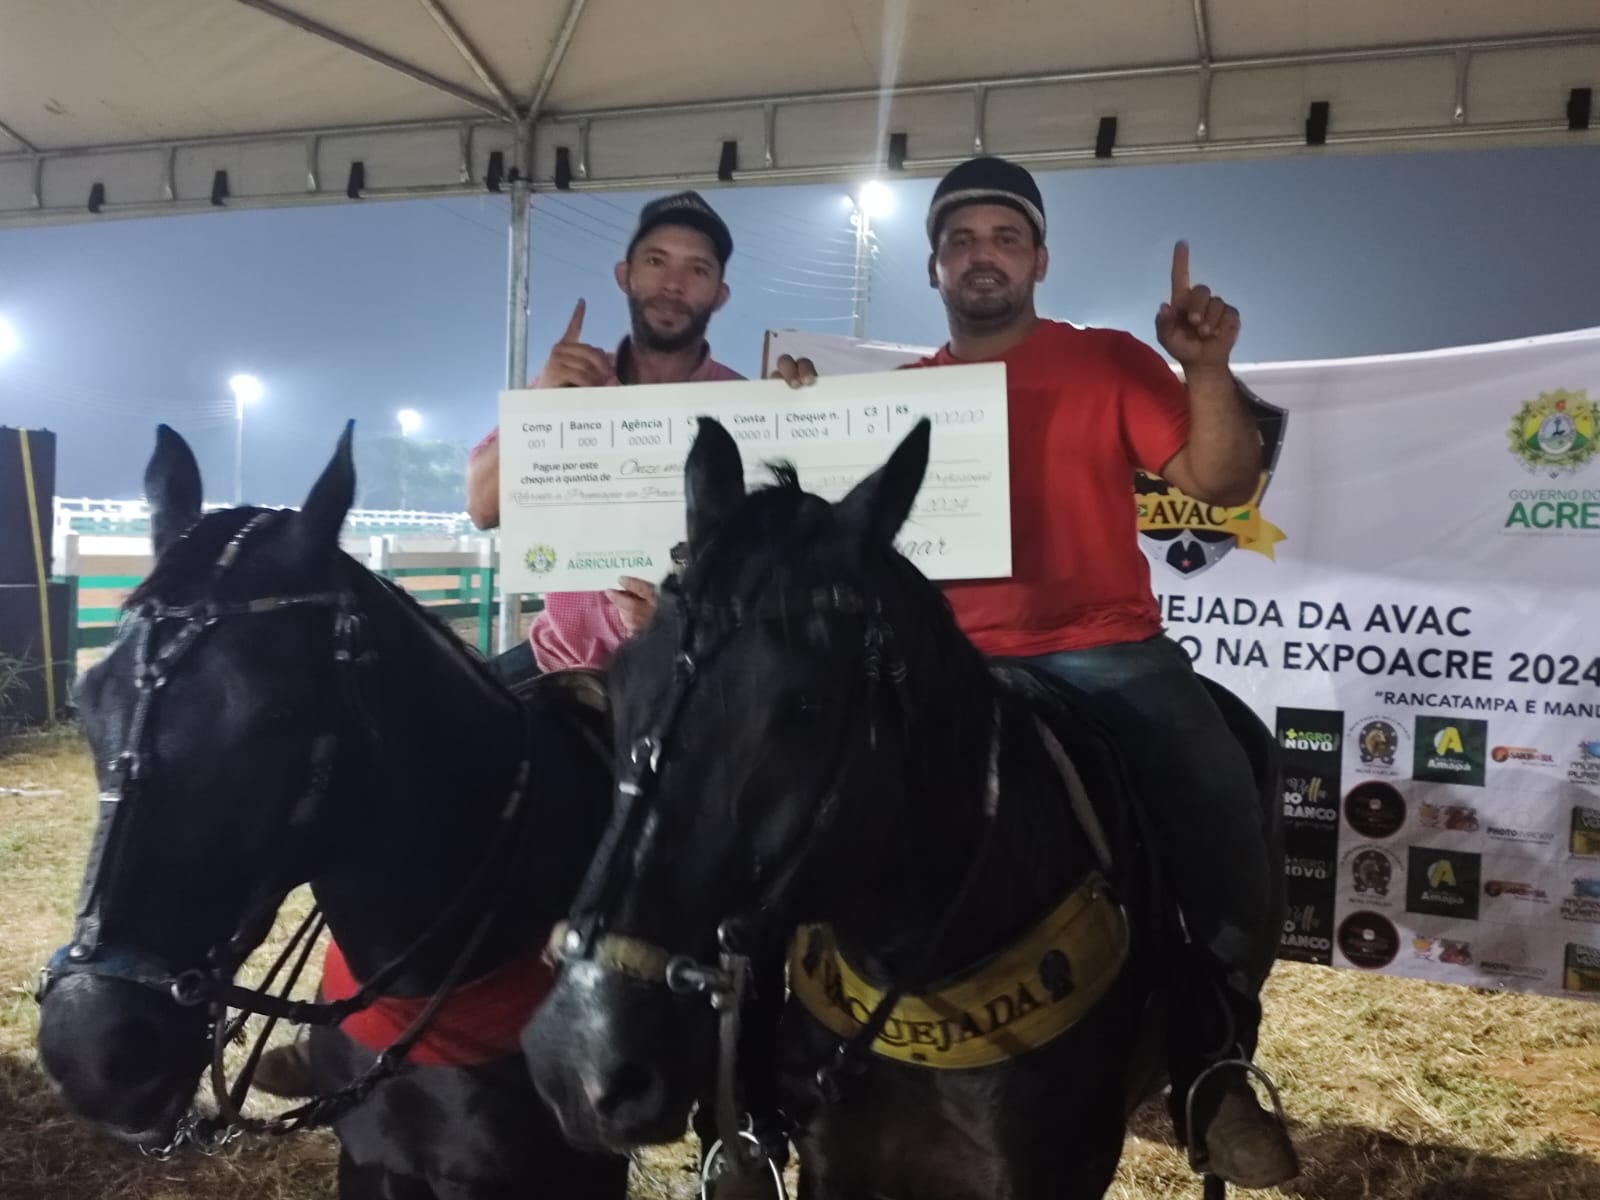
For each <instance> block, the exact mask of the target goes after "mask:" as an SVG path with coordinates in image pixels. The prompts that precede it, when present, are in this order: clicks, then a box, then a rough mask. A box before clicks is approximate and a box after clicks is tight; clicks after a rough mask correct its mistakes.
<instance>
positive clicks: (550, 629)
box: [469, 339, 744, 671]
mask: <svg viewBox="0 0 1600 1200" xmlns="http://www.w3.org/2000/svg"><path fill="white" fill-rule="evenodd" d="M626 345H627V339H623V342H622V344H621V345H619V346H618V347H617V349H616V350H615V351H613V352H611V353H610V354H607V355H606V359H607V361H609V362H610V364H611V378H609V379H607V380H606V383H605V386H607V387H620V386H622V380H621V379H619V378H617V356H618V355H619V354H620V353H621V352H622V349H623V347H624V346H626ZM743 378H744V376H743V375H741V374H739V372H737V371H735V370H734V369H733V368H732V367H728V366H724V365H723V364H722V363H719V362H718V361H717V360H716V359H714V358H712V357H711V347H710V346H709V345H708V346H706V348H705V353H704V354H702V355H701V357H700V365H699V366H698V367H696V368H695V369H694V373H693V374H692V375H690V376H689V378H688V379H687V380H686V381H685V382H687V383H706V382H709V381H711V380H721V379H743ZM529 386H530V387H538V386H539V378H538V377H537V376H535V377H534V380H533V382H532V383H531V384H530V385H529ZM499 436H500V431H499V430H498V429H491V430H490V431H489V432H488V434H487V435H486V436H485V437H484V439H483V440H482V441H481V442H479V443H478V444H477V445H476V446H474V447H473V448H472V453H471V455H470V456H469V457H471V458H476V457H477V456H478V455H479V454H480V453H482V452H483V450H484V449H485V447H488V446H491V445H493V444H494V442H495V441H496V440H497V439H498V438H499ZM651 582H654V581H653V580H652V581H651ZM627 636H628V628H627V626H625V625H624V624H623V623H622V617H621V616H620V615H618V613H617V606H616V605H614V604H612V603H611V600H610V599H609V598H608V597H607V596H606V594H605V593H604V592H548V593H546V594H545V598H544V609H543V611H541V612H539V613H537V614H535V615H534V618H533V626H532V628H531V629H529V630H528V642H529V644H530V645H531V646H532V649H533V658H534V661H535V662H537V663H538V664H539V669H540V670H541V671H559V670H561V669H563V668H567V667H603V666H605V665H606V663H608V662H610V661H611V655H612V653H613V652H614V651H615V650H616V648H617V647H618V646H620V645H621V644H622V642H623V640H624V639H626V638H627Z"/></svg>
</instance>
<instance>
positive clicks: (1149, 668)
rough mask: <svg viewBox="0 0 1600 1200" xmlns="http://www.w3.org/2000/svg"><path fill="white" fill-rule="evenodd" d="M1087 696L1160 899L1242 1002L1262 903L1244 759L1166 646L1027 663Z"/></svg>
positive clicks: (1250, 775)
mask: <svg viewBox="0 0 1600 1200" xmlns="http://www.w3.org/2000/svg"><path fill="white" fill-rule="evenodd" d="M1031 661H1032V663H1033V665H1035V666H1037V667H1041V668H1043V669H1044V670H1046V671H1048V672H1050V673H1051V674H1052V675H1055V676H1057V677H1058V678H1060V679H1063V680H1065V681H1066V682H1067V683H1069V684H1070V685H1072V686H1073V687H1075V688H1077V689H1079V690H1080V691H1083V692H1086V693H1088V694H1089V695H1091V696H1103V697H1105V698H1106V699H1108V700H1111V699H1115V700H1118V701H1120V702H1121V703H1119V704H1108V705H1107V706H1106V707H1105V709H1104V710H1103V711H1102V712H1101V713H1098V714H1097V715H1102V716H1103V717H1104V719H1105V721H1106V723H1107V725H1108V726H1109V727H1110V728H1111V731H1112V734H1113V736H1114V737H1115V738H1116V739H1117V741H1118V743H1119V749H1121V751H1122V752H1123V754H1124V755H1125V756H1126V761H1127V763H1128V766H1129V768H1130V770H1131V771H1132V773H1133V776H1134V782H1135V784H1136V785H1137V786H1138V788H1139V797H1140V802H1141V804H1142V805H1143V806H1144V810H1145V812H1146V813H1148V814H1149V820H1150V823H1151V825H1152V826H1153V827H1154V835H1155V837H1156V839H1157V842H1158V851H1159V854H1160V858H1161V867H1162V870H1163V873H1164V878H1165V880H1166V883H1167V887H1168V890H1169V892H1170V893H1171V894H1172V895H1173V897H1174V899H1175V900H1176V901H1177V903H1178V906H1179V907H1180V908H1181V910H1182V912H1183V919H1184V923H1185V925H1186V926H1187V928H1188V930H1189V934H1190V936H1191V937H1192V938H1194V940H1195V941H1197V942H1199V943H1200V944H1201V945H1203V946H1205V947H1206V948H1208V949H1209V950H1210V951H1211V953H1212V955H1213V956H1214V957H1215V958H1216V959H1217V960H1218V962H1219V963H1220V964H1221V965H1222V967H1223V969H1224V970H1225V971H1226V973H1227V975H1228V983H1229V985H1230V986H1231V987H1232V988H1233V989H1235V990H1238V991H1240V992H1244V993H1249V992H1253V990H1254V989H1253V988H1252V987H1251V986H1250V985H1249V983H1248V982H1247V981H1248V976H1249V967H1250V959H1251V952H1252V948H1253V945H1254V944H1255V942H1256V939H1257V938H1259V937H1260V936H1261V932H1262V930H1263V928H1264V926H1265V925H1266V923H1267V920H1268V914H1269V910H1270V906H1271V903H1272V899H1271V897H1272V882H1271V874H1270V872H1271V867H1270V862H1269V855H1268V849H1267V839H1266V831H1265V830H1264V829H1263V827H1262V820H1261V801H1260V789H1259V788H1258V787H1257V785H1256V779H1255V773H1254V771H1253V770H1252V769H1251V766H1250V760H1249V758H1248V757H1247V756H1246V754H1245V752H1244V750H1243V748H1242V747H1241V746H1240V745H1239V743H1238V741H1237V739H1236V738H1235V737H1234V735H1233V733H1232V732H1231V731H1230V730H1229V728H1228V726H1227V723H1226V722H1225V720H1224V719H1223V716H1222V713H1221V711H1220V710H1219V709H1218V708H1217V706H1216V703H1215V702H1214V701H1213V700H1212V699H1211V696H1210V694H1209V693H1208V692H1207V691H1206V690H1205V685H1204V684H1203V683H1202V682H1201V681H1200V678H1199V676H1197V675H1196V674H1195V672H1194V668H1193V666H1192V665H1191V664H1190V662H1189V656H1188V655H1187V654H1186V653H1185V652H1184V650H1183V648H1182V647H1181V646H1179V645H1178V644H1177V643H1176V642H1174V641H1172V640H1170V639H1169V638H1167V637H1164V636H1160V635H1158V636H1156V637H1153V638H1150V639H1148V640H1146V641H1142V642H1125V643H1120V644H1117V645H1110V646H1096V647H1093V648H1091V649H1087V650H1067V651H1063V652H1061V653H1057V654H1047V655H1042V656H1039V657H1037V658H1034V659H1032V660H1031Z"/></svg>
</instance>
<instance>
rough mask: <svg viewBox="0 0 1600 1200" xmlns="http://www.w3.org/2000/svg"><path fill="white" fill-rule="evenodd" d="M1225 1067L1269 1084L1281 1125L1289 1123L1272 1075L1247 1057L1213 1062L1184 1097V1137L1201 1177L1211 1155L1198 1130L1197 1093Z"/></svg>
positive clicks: (1190, 1163)
mask: <svg viewBox="0 0 1600 1200" xmlns="http://www.w3.org/2000/svg"><path fill="white" fill-rule="evenodd" d="M1235 1049H1237V1047H1236V1048H1235ZM1224 1067H1239V1068H1240V1069H1242V1070H1243V1071H1244V1072H1245V1073H1246V1074H1247V1075H1254V1076H1256V1077H1257V1078H1258V1079H1260V1080H1261V1082H1262V1083H1263V1084H1265V1085H1266V1088H1267V1095H1268V1096H1269V1097H1270V1098H1271V1099H1272V1108H1273V1111H1274V1112H1276V1113H1277V1115H1278V1122H1279V1123H1280V1124H1282V1125H1285V1126H1287V1125H1288V1124H1289V1117H1288V1115H1287V1114H1286V1113H1285V1112H1284V1111H1283V1101H1282V1100H1281V1099H1280V1098H1279V1096H1278V1086H1277V1084H1275V1083H1273V1082H1272V1076H1270V1075H1268V1074H1267V1073H1266V1072H1265V1071H1263V1070H1262V1069H1261V1068H1260V1067H1258V1066H1256V1065H1255V1063H1253V1062H1251V1061H1250V1060H1249V1059H1247V1058H1245V1057H1244V1055H1243V1054H1239V1055H1238V1056H1237V1057H1234V1058H1225V1059H1222V1060H1221V1061H1220V1062H1214V1063H1212V1064H1211V1065H1210V1066H1209V1067H1207V1068H1206V1069H1205V1070H1204V1071H1201V1072H1200V1074H1199V1075H1197V1076H1195V1080H1194V1082H1193V1083H1191V1084H1190V1085H1189V1094H1188V1095H1187V1096H1186V1097H1184V1102H1183V1136H1184V1140H1185V1141H1186V1142H1188V1146H1187V1147H1186V1149H1187V1150H1188V1153H1189V1169H1190V1170H1192V1171H1195V1172H1197V1173H1199V1174H1201V1175H1206V1174H1208V1172H1207V1170H1206V1168H1207V1167H1208V1166H1209V1165H1210V1155H1209V1154H1207V1153H1206V1147H1205V1139H1204V1138H1203V1137H1201V1136H1200V1135H1199V1134H1198V1133H1197V1132H1196V1131H1195V1127H1194V1098H1195V1094H1196V1093H1197V1092H1198V1091H1199V1090H1200V1085H1201V1084H1202V1083H1204V1082H1205V1081H1206V1080H1207V1079H1209V1078H1210V1077H1211V1076H1212V1075H1213V1074H1215V1073H1216V1072H1217V1071H1220V1070H1222V1069H1223V1068H1224Z"/></svg>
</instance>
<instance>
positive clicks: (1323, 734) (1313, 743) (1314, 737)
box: [1282, 729, 1339, 754]
mask: <svg viewBox="0 0 1600 1200" xmlns="http://www.w3.org/2000/svg"><path fill="white" fill-rule="evenodd" d="M1282 741H1283V748H1284V749H1285V750H1311V751H1315V752H1317V753H1319V754H1332V753H1334V752H1335V751H1336V750H1338V749H1339V735H1338V734H1337V733H1329V732H1327V731H1326V730H1323V729H1285V730H1284V731H1283V739H1282Z"/></svg>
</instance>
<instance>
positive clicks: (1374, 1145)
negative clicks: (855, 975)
mask: <svg viewBox="0 0 1600 1200" xmlns="http://www.w3.org/2000/svg"><path fill="white" fill-rule="evenodd" d="M93 797H94V786H93V777H92V773H91V771H90V767H89V762H88V757H87V754H86V753H85V751H84V749H83V746H82V744H81V742H80V741H79V739H78V738H77V737H76V736H75V735H74V734H72V733H70V732H62V733H55V734H44V735H37V736H31V737H24V738H21V739H15V740H13V741H12V742H10V743H9V744H7V745H5V746H4V747H0V1200H109V1198H111V1197H115V1198H116V1200H202V1198H205V1200H212V1198H214V1197H235V1196H238V1197H249V1198H251V1200H310V1198H312V1197H323V1198H326V1197H331V1196H333V1194H334V1189H333V1172H332V1163H333V1158H334V1153H333V1146H332V1142H331V1140H330V1139H328V1138H327V1137H326V1136H322V1135H313V1136H305V1137H301V1138H296V1139H291V1140H287V1141H271V1142H267V1141H261V1142H246V1143H244V1144H242V1145H238V1146H234V1147H230V1148H229V1149H228V1150H227V1151H226V1152H224V1153H223V1154H221V1155H218V1156H217V1157H214V1158H200V1157H197V1156H191V1157H185V1158H181V1159H179V1160H176V1161H173V1162H170V1163H158V1162H155V1161H152V1160H148V1159H145V1158H142V1157H140V1156H139V1155H138V1154H136V1153H133V1152H131V1151H129V1150H127V1149H125V1148H123V1147H121V1146H120V1145H117V1144H115V1143H113V1142H111V1141H110V1140H108V1139H106V1138H104V1137H102V1136H100V1135H98V1134H96V1133H95V1132H93V1131H92V1130H90V1129H88V1128H87V1127H85V1126H84V1125H83V1124H81V1123H80V1122H78V1121H76V1120H75V1119H73V1118H72V1117H70V1116H69V1115H68V1114H67V1113H66V1112H65V1111H64V1110H63V1109H62V1108H61V1106H60V1105H59V1104H58V1102H57V1101H56V1100H55V1098H54V1097H53V1096H52V1094H51V1092H50V1089H49V1087H48V1085H47V1084H46V1082H45V1080H44V1078H43V1076H42V1074H41V1073H40V1071H39V1068H38V1065H37V1061H36V1057H35V1054H34V1048H33V1047H34V1035H35V1028H36V1010H35V1005H34V1003H33V1000H32V999H31V997H30V988H31V985H32V982H33V979H34V977H35V975H36V973H37V971H38V969H39V966H40V965H41V964H42V963H43V961H44V960H45V958H46V956H47V955H48V953H49V951H50V949H51V948H52V947H54V946H56V945H58V944H59V943H60V942H61V941H62V940H63V939H64V938H65V936H66V935H67V933H68V932H69V930H70V928H71V910H72V901H73V897H74V894H75V891H76V889H77V886H78V880H79V875H80V872H81V870H82V862H83V855H84V851H85V847H86V845H87V841H88V837H89V833H90V830H91V828H92V823H93V816H94V814H93ZM1259 1061H1260V1062H1261V1064H1262V1066H1263V1067H1265V1068H1266V1069H1267V1070H1268V1071H1269V1072H1270V1073H1271V1074H1272V1075H1273V1076H1274V1078H1275V1079H1276V1080H1277V1082H1278V1084H1279V1086H1280V1087H1281V1089H1282V1092H1283V1099H1284V1104H1285V1106H1286V1108H1287V1109H1288V1111H1289V1114H1290V1116H1291V1118H1292V1120H1293V1122H1294V1128H1295V1137H1296V1141H1297V1143H1298V1145H1299V1147H1300V1151H1301V1155H1302V1158H1303V1160H1304V1163H1305V1170H1304V1172H1303V1174H1302V1175H1301V1177H1300V1178H1299V1179H1298V1180H1296V1181H1295V1182H1294V1183H1293V1184H1291V1185H1290V1186H1289V1187H1288V1188H1287V1189H1285V1190H1283V1191H1274V1192H1260V1193H1250V1194H1252V1195H1260V1196H1263V1197H1300V1198H1303V1200H1600V1006H1595V1005H1583V1004H1578V1003H1575V1002H1569V1001H1562V1000H1553V999H1544V998H1536V997H1529V996H1521V995H1515V994H1503V995H1502V994H1494V993H1489V992H1482V991H1476V990H1469V989H1464V988H1458V987H1449V986H1444V985H1436V984H1425V983H1419V982H1414V981H1410V980H1402V979H1391V978H1384V977H1377V976H1366V975H1360V974H1357V973H1355V972H1349V971H1332V970H1326V969H1322V968H1317V967H1303V966H1297V965H1294V964H1282V965H1280V967H1279V969H1278V970H1277V971H1276V972H1275V974H1274V977H1273V979H1272V982H1271V983H1270V984H1269V987H1268V991H1267V1003H1266V1026H1265V1030H1264V1035H1263V1039H1262V1049H1261V1053H1260V1056H1259ZM692 1155H693V1152H692V1150H691V1149H690V1147H689V1146H688V1145H687V1144H685V1145H683V1146H680V1147H675V1148H672V1149H670V1150H666V1151H660V1152H655V1153H652V1154H649V1155H647V1156H644V1157H642V1158H641V1159H640V1160H639V1162H638V1163H637V1164H636V1166H635V1170H634V1185H633V1195H634V1196H636V1197H641V1198H646V1197H647V1198H650V1200H687V1198H688V1197H691V1196H694V1195H696V1194H697V1193H696V1190H695V1186H694V1179H693V1175H692V1168H691V1162H692ZM1198 1194H1199V1187H1198V1182H1197V1181H1196V1179H1195V1177H1194V1176H1193V1175H1192V1174H1190V1173H1189V1171H1188V1169H1187V1167H1186V1166H1185V1163H1184V1159H1183V1156H1182V1153H1181V1151H1179V1150H1178V1149H1177V1148H1176V1147H1175V1146H1173V1145H1172V1144H1171V1142H1170V1138H1169V1135H1168V1132H1167V1130H1166V1128H1165V1124H1164V1119H1163V1117H1162V1114H1161V1113H1160V1112H1159V1111H1158V1110H1156V1109H1153V1108H1152V1109H1147V1110H1146V1111H1145V1112H1142V1113H1141V1114H1139V1118H1138V1120H1137V1121H1136V1123H1135V1130H1134V1133H1133V1135H1132V1136H1131V1137H1130V1138H1129V1140H1128V1143H1127V1148H1126V1152H1125V1154H1124V1158H1123V1163H1122V1169H1121V1171H1120V1173H1119V1175H1118V1177H1117V1181H1116V1183H1115V1185H1114V1186H1113V1188H1112V1190H1111V1192H1110V1196H1111V1197H1112V1198H1113V1200H1177V1198H1179V1197H1182V1198H1183V1200H1194V1198H1195V1197H1197V1196H1198Z"/></svg>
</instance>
